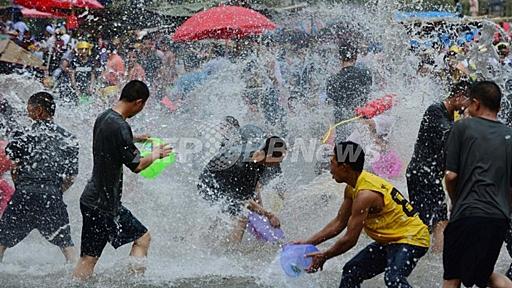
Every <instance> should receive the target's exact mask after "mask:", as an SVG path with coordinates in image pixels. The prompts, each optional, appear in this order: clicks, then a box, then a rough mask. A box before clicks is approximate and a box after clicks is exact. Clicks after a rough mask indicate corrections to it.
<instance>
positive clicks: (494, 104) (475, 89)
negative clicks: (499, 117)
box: [469, 81, 502, 112]
mask: <svg viewBox="0 0 512 288" xmlns="http://www.w3.org/2000/svg"><path fill="white" fill-rule="evenodd" d="M469 97H470V98H474V99H477V100H478V101H480V103H481V104H482V105H483V106H484V107H486V108H488V109H491V110H492V111H494V112H498V111H500V104H501V97H502V93H501V89H500V87H499V86H498V85H497V84H496V83H494V82H492V81H480V82H477V83H475V84H474V85H473V86H471V88H470V91H469Z"/></svg>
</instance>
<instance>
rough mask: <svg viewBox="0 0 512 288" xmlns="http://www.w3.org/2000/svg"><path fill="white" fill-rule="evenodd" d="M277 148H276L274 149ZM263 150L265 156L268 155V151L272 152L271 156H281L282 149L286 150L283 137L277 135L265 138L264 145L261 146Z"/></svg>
mask: <svg viewBox="0 0 512 288" xmlns="http://www.w3.org/2000/svg"><path fill="white" fill-rule="evenodd" d="M276 148H277V150H276ZM261 150H262V151H263V152H265V156H269V155H268V154H269V152H270V151H271V152H272V157H274V158H279V157H283V150H287V148H286V142H285V141H284V139H283V138H281V137H278V136H272V137H269V138H267V140H265V145H264V146H263V148H261Z"/></svg>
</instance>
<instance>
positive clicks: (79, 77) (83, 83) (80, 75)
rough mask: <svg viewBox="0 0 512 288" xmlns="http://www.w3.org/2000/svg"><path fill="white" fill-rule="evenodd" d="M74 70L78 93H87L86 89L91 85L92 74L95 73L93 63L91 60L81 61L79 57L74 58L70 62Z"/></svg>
mask: <svg viewBox="0 0 512 288" xmlns="http://www.w3.org/2000/svg"><path fill="white" fill-rule="evenodd" d="M72 62H73V63H72V66H73V67H74V69H75V80H76V86H77V88H78V90H79V92H80V93H87V89H88V88H89V86H90V85H91V76H92V73H95V68H96V67H95V66H96V65H95V63H94V60H93V59H91V58H87V60H85V61H83V60H82V59H81V58H80V57H76V58H75V59H73V61H72Z"/></svg>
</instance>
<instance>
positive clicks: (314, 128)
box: [0, 1, 508, 287]
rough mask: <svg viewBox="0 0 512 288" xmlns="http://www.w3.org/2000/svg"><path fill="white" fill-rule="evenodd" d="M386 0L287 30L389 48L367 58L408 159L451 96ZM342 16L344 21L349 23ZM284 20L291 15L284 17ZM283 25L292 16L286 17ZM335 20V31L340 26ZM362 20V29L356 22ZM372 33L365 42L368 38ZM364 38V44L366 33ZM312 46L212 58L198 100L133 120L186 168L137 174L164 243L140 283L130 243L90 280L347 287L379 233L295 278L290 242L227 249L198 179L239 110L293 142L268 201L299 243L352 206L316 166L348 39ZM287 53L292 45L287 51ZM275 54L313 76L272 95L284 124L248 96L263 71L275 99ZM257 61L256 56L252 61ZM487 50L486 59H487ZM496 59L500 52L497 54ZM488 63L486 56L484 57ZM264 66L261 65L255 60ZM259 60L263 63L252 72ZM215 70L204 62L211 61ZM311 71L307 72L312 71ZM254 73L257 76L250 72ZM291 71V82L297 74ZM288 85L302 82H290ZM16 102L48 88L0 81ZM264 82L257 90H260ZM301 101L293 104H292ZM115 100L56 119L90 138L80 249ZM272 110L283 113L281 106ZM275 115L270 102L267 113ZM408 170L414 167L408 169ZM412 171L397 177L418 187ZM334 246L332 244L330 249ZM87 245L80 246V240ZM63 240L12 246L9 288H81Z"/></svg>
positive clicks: (72, 202) (224, 229)
mask: <svg viewBox="0 0 512 288" xmlns="http://www.w3.org/2000/svg"><path fill="white" fill-rule="evenodd" d="M383 2H388V1H377V4H373V5H372V6H368V7H361V6H346V5H344V6H335V7H317V8H309V9H306V10H305V11H304V12H302V13H300V14H299V15H298V16H297V15H295V16H294V17H295V18H294V19H293V21H292V20H291V18H289V17H287V16H283V19H282V20H283V21H282V23H284V24H283V25H285V24H286V23H287V22H290V25H293V24H292V22H293V23H298V22H300V21H306V20H308V19H322V21H323V22H325V23H328V24H336V23H351V24H350V25H348V26H349V28H346V29H357V30H356V31H358V32H359V33H360V34H361V37H359V36H357V37H355V38H354V39H358V40H360V41H362V42H365V41H366V42H368V41H371V42H378V43H381V44H382V52H380V53H375V54H372V53H370V54H368V55H366V56H363V57H362V58H361V59H360V60H359V61H360V63H361V64H364V65H366V66H367V67H368V68H369V69H371V71H372V74H373V78H374V79H375V80H374V82H376V83H375V84H374V85H373V88H372V98H376V97H379V96H382V95H384V94H386V93H389V92H393V93H396V94H397V95H399V97H398V103H397V104H396V105H395V106H394V108H393V110H392V111H390V112H389V113H390V114H391V115H393V116H394V117H395V119H396V120H395V122H394V125H393V129H392V132H391V134H390V135H389V142H390V144H389V145H390V146H392V147H393V148H394V149H396V151H398V152H399V156H400V158H401V159H402V160H403V161H404V163H406V162H407V161H408V159H409V158H410V156H411V154H412V149H413V145H414V141H415V138H416V134H417V131H418V127H419V124H420V120H421V117H422V114H423V112H424V110H425V109H426V107H427V106H428V105H430V104H431V103H432V102H434V101H437V100H440V99H442V98H444V96H445V95H446V91H444V90H443V86H442V85H441V84H439V82H438V81H436V80H435V79H432V78H431V77H428V76H427V77H422V76H418V75H417V74H416V68H417V66H418V63H419V58H418V57H416V56H415V55H413V54H410V52H409V51H408V49H407V47H408V45H409V38H408V36H407V34H406V31H405V29H404V27H403V26H401V25H399V24H398V23H396V22H394V20H393V18H392V13H391V12H390V11H393V9H394V8H396V7H393V5H390V4H385V3H383ZM340 19H342V20H343V21H339V20H340ZM278 22H279V21H278ZM280 23H281V22H280ZM331 27H335V28H333V29H334V30H335V29H338V28H336V25H334V26H331ZM354 27H356V28H354ZM362 35H364V37H362ZM363 38H364V39H363ZM318 39H319V41H316V42H315V43H310V45H309V47H308V48H304V49H298V50H286V49H282V48H279V47H277V48H276V47H273V46H272V45H270V46H268V47H265V46H262V47H258V49H257V50H258V51H254V54H253V55H251V56H250V57H247V58H246V59H243V60H237V61H234V62H233V61H228V60H224V59H217V60H216V62H210V63H209V65H212V67H210V68H208V69H211V72H210V74H209V77H208V78H207V79H206V80H204V82H203V83H201V84H200V85H198V86H197V87H196V88H194V89H193V90H192V91H190V93H188V94H187V96H186V105H184V106H183V109H181V110H179V111H178V112H177V113H172V114H171V113H169V112H168V111H167V110H166V109H165V108H162V107H161V106H160V105H159V103H157V102H156V101H153V100H150V102H149V103H148V105H147V107H146V109H145V110H144V112H143V113H142V114H141V115H139V116H137V117H136V118H135V119H133V120H131V122H130V124H131V125H132V127H133V130H134V134H140V133H148V134H150V135H154V136H156V137H160V138H164V139H166V140H167V141H168V142H169V143H171V144H172V145H173V146H174V147H175V149H176V151H177V157H178V161H177V163H176V164H175V165H174V166H173V167H172V168H171V169H168V170H167V171H165V172H164V174H163V175H161V176H160V177H158V178H157V179H155V180H145V179H143V178H141V177H138V176H137V175H133V174H131V173H130V172H128V171H126V173H125V184H124V185H125V187H124V193H123V194H124V195H123V203H124V205H125V206H126V207H128V208H129V209H130V210H131V211H132V212H133V214H134V215H136V216H137V217H138V218H139V219H140V220H141V221H142V222H143V223H144V224H145V225H146V226H147V227H148V228H149V230H150V232H151V233H152V239H153V240H152V245H151V248H150V255H149V259H148V269H147V273H146V275H145V276H144V277H143V278H140V279H133V278H132V277H129V276H128V274H127V273H126V272H125V270H126V266H127V263H128V262H129V261H130V260H129V259H128V258H127V257H124V258H123V257H122V256H121V255H128V252H129V245H126V246H124V247H121V248H119V249H118V251H114V250H113V249H112V248H106V249H105V251H104V253H103V256H102V258H101V260H100V262H99V264H98V266H97V268H96V276H95V277H94V279H93V280H92V281H91V282H90V283H88V284H87V285H86V286H87V287H335V286H337V285H338V283H339V280H340V277H341V271H342V267H343V265H344V263H346V261H348V260H349V259H350V258H351V257H352V256H354V255H355V253H357V251H359V250H360V249H361V248H362V247H364V246H365V245H366V244H367V243H368V242H369V241H370V239H369V238H368V237H366V236H365V235H363V236H361V238H362V239H361V240H360V241H359V244H358V245H357V247H355V248H353V249H352V250H351V251H350V252H349V253H347V254H345V255H342V256H340V257H337V258H336V259H334V260H331V261H329V263H328V264H327V265H326V266H325V270H324V271H323V272H321V273H316V274H314V275H307V276H304V277H301V278H298V279H290V278H287V277H286V276H285V275H284V274H283V273H282V271H281V268H280V267H279V262H278V260H277V259H276V256H277V255H278V251H279V250H280V247H279V246H278V245H268V244H262V243H261V242H258V241H256V240H255V239H253V238H251V236H250V235H247V236H246V237H245V239H244V241H243V242H242V243H241V244H240V245H235V246H233V245H226V241H225V239H226V237H227V235H228V234H229V231H230V229H231V225H232V221H231V219H229V217H227V216H225V215H222V214H220V213H219V212H218V207H211V206H210V205H209V204H208V203H207V202H206V201H204V200H203V199H202V198H201V197H200V196H199V194H198V193H197V188H196V183H197V178H198V175H199V173H200V172H201V170H202V168H203V167H204V165H205V164H206V163H207V162H208V161H209V160H210V158H211V157H212V156H214V155H215V154H216V153H217V152H218V149H219V144H220V142H221V141H222V139H223V136H224V135H223V131H222V130H220V129H219V123H220V121H221V119H222V118H223V117H225V116H227V115H231V116H234V117H235V118H237V119H238V120H239V121H240V123H241V124H242V125H245V124H255V125H258V126H260V127H265V129H266V130H267V131H270V132H271V133H273V134H278V135H283V136H286V138H287V140H288V142H289V143H290V146H291V148H290V151H289V156H288V158H287V160H285V162H284V163H283V165H282V166H283V176H282V177H281V178H280V179H276V180H275V181H274V182H273V183H271V184H270V185H268V186H266V189H265V190H264V191H263V195H262V197H263V202H264V205H265V206H267V207H271V208H273V209H274V211H273V212H275V213H277V214H278V215H279V217H280V219H281V222H282V228H283V230H284V232H285V234H286V237H287V239H288V240H294V239H304V238H306V237H308V236H310V235H311V234H312V233H314V232H316V231H318V230H319V229H320V228H322V227H323V226H324V225H325V224H326V223H327V222H328V221H329V220H330V219H332V218H333V217H334V216H335V215H336V213H337V211H338V209H339V207H340V204H341V202H342V196H343V195H342V191H343V188H344V187H343V186H342V185H339V184H336V183H335V182H334V181H333V180H332V179H330V175H327V174H323V175H320V176H317V173H316V171H315V167H317V166H318V164H317V163H318V162H319V161H321V160H322V155H323V153H322V147H321V146H320V138H321V136H322V135H323V133H324V132H325V131H326V130H327V128H328V127H329V124H330V123H332V122H333V116H332V107H330V106H329V104H326V103H325V102H324V101H323V99H324V98H325V96H324V95H325V82H326V79H327V77H329V76H330V75H332V74H334V73H336V72H337V70H338V69H339V62H338V59H337V48H336V45H335V44H336V43H334V42H333V41H328V40H329V37H324V38H322V37H319V38H318ZM283 50H286V51H283ZM275 52H279V53H283V54H285V56H284V57H285V59H287V60H289V63H291V65H288V66H287V67H288V70H284V71H282V72H283V74H284V75H283V77H284V78H287V77H288V79H291V78H292V77H291V75H297V74H301V73H302V74H303V76H304V77H307V78H308V81H307V82H308V83H309V86H308V88H307V91H306V93H304V94H306V96H305V97H302V98H299V100H298V101H297V102H294V103H293V107H292V108H293V109H291V108H290V107H286V106H285V105H283V103H282V102H280V100H279V99H277V98H271V99H265V101H267V102H268V103H269V105H270V106H272V105H277V106H278V108H279V109H281V110H283V111H285V114H284V116H283V115H281V116H279V117H277V118H278V119H279V120H278V121H272V120H271V119H270V120H269V119H267V118H265V116H264V114H265V113H264V112H265V111H263V113H254V112H253V111H252V110H251V106H250V105H247V103H246V102H245V101H244V100H243V97H242V95H243V94H244V93H245V92H244V91H246V88H247V87H246V82H247V81H249V80H248V78H250V77H251V75H252V73H254V74H258V73H259V74H260V76H256V77H259V78H260V80H261V81H260V82H261V83H260V84H259V86H258V87H256V88H258V89H263V91H265V93H262V94H263V95H267V94H268V91H269V89H270V88H271V86H273V84H272V79H268V78H265V77H263V76H261V75H268V73H265V71H263V70H265V69H267V67H268V65H270V64H269V63H274V60H275V58H276V57H275V56H276V55H277V54H276V53H275ZM251 57H252V58H251ZM482 57H484V56H482ZM485 57H489V56H485ZM478 59H480V58H478ZM251 61H255V62H254V63H256V64H255V65H254V63H252V66H250V65H251V63H250V62H251ZM247 67H253V68H254V69H252V70H250V71H249V70H247ZM203 68H204V67H203ZM304 73H305V74H307V75H304ZM249 74H251V75H249ZM289 76H290V77H289ZM282 85H283V87H285V88H286V87H288V88H290V87H292V86H293V85H294V83H292V82H285V83H283V84H282ZM0 87H2V88H3V89H2V90H3V91H4V97H5V98H7V99H9V100H10V102H11V103H12V104H13V106H15V107H16V108H18V109H19V110H20V111H21V112H20V117H19V118H20V119H26V117H25V116H22V115H24V114H23V111H24V107H25V103H26V100H27V99H28V97H29V96H30V95H31V94H32V93H35V92H37V91H39V90H41V88H42V87H41V86H39V85H37V84H35V82H34V81H29V80H26V79H25V78H21V77H17V76H2V77H0ZM253 88H254V87H253ZM288 105H289V104H288ZM104 108H105V107H104V106H99V105H98V106H79V108H78V111H77V110H76V108H75V107H70V106H66V105H59V106H58V108H57V115H56V120H55V121H56V123H58V124H61V125H62V126H64V127H65V128H67V129H68V130H69V131H71V132H73V133H74V134H75V135H77V137H78V138H79V141H80V174H79V178H78V180H77V182H76V183H75V185H74V186H73V187H72V188H71V189H70V190H69V191H68V192H66V194H65V196H64V199H65V202H66V203H67V205H68V211H69V214H70V221H71V227H72V235H73V239H74V241H75V243H76V244H77V246H78V245H79V239H80V228H81V225H82V224H81V221H82V220H81V215H80V212H79V197H80V194H81V193H82V190H83V188H84V187H85V184H86V181H87V180H88V178H89V176H90V173H91V171H92V147H91V146H92V141H91V140H92V135H91V134H92V126H93V123H94V119H95V117H96V115H98V114H99V113H100V112H101V111H102V110H103V109H104ZM279 109H277V110H272V111H274V112H275V111H280V110H279ZM263 110H265V108H263ZM355 129H358V130H360V134H361V137H360V138H361V139H369V138H370V134H369V132H368V129H367V127H366V126H364V125H362V124H357V125H356V126H355ZM404 167H405V165H404ZM404 178H405V177H404V175H403V172H402V175H401V177H400V178H398V179H396V180H394V181H393V182H394V184H396V186H397V187H398V188H399V190H401V191H407V189H406V185H405V179H404ZM278 182H285V183H286V192H285V194H284V203H282V205H278V204H276V202H277V201H278V200H276V199H277V197H276V191H275V189H274V188H275V187H276V185H277V184H278ZM329 244H332V241H329V242H328V243H326V244H324V245H322V247H327V245H329ZM78 247H79V246H78ZM61 257H62V256H61V255H60V253H59V251H58V249H56V248H55V247H53V246H52V245H51V244H49V243H47V242H46V241H45V240H44V239H43V238H42V237H40V235H38V233H36V232H33V233H32V234H31V235H30V236H29V237H28V239H27V240H25V241H23V242H22V243H21V244H19V245H18V246H16V247H14V248H12V249H9V250H8V251H7V253H6V256H5V258H4V263H2V264H1V265H0V279H1V282H2V284H3V287H35V286H37V287H70V286H71V287H72V286H73V285H77V284H76V283H73V282H71V280H70V279H69V278H70V274H71V271H72V269H73V267H71V266H67V265H64V264H63V259H61ZM501 257H502V258H501V259H500V260H499V262H498V264H497V269H498V270H499V271H503V270H505V268H508V264H507V263H508V256H507V255H506V253H502V255H501ZM409 279H410V282H411V284H412V285H413V286H414V287H439V286H440V283H441V282H442V261H441V257H440V256H438V255H433V254H427V256H426V257H424V258H422V259H421V261H420V262H419V264H418V266H417V268H416V269H415V270H414V272H413V274H412V275H411V276H410V278H409ZM383 286H384V281H383V280H382V278H379V277H377V278H376V279H373V280H370V281H366V282H365V284H364V287H383Z"/></svg>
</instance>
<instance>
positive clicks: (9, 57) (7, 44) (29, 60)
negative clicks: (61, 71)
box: [0, 37, 44, 68]
mask: <svg viewBox="0 0 512 288" xmlns="http://www.w3.org/2000/svg"><path fill="white" fill-rule="evenodd" d="M0 61H1V62H8V63H13V64H19V65H23V66H32V67H37V68H43V67H44V62H43V60H41V59H39V58H37V57H35V56H34V55H32V53H30V52H29V51H27V50H25V49H23V48H21V47H20V46H18V45H16V43H14V42H13V41H11V40H10V39H8V38H7V37H0Z"/></svg>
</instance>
